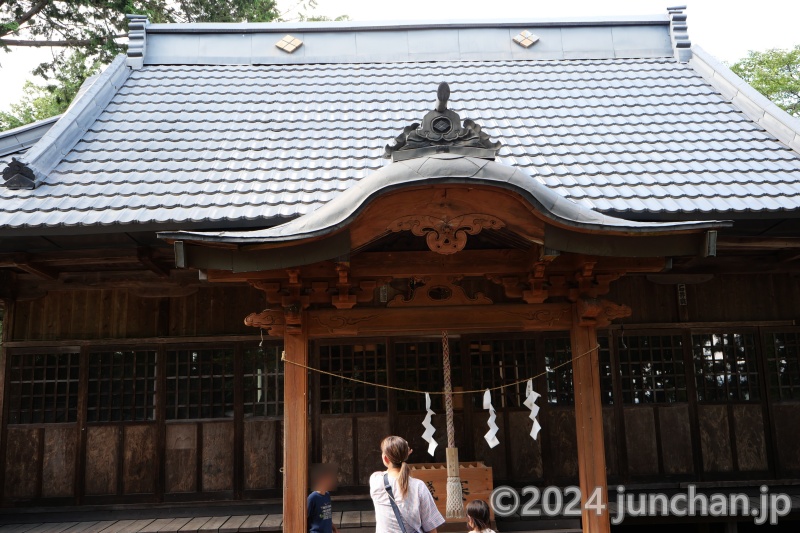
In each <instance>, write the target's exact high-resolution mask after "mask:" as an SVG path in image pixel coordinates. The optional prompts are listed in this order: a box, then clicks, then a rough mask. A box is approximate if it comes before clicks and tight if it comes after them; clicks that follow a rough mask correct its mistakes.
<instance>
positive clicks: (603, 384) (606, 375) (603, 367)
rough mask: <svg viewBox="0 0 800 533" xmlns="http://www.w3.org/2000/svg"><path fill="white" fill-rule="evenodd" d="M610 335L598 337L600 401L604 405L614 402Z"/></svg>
mask: <svg viewBox="0 0 800 533" xmlns="http://www.w3.org/2000/svg"><path fill="white" fill-rule="evenodd" d="M609 340H610V339H609V337H597V343H598V344H599V345H600V353H599V354H598V356H599V357H600V401H601V402H602V403H603V405H613V404H614V379H613V376H612V374H613V370H612V366H611V351H610V350H609V349H608V345H609Z"/></svg>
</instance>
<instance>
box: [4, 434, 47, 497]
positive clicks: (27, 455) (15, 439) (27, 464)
mask: <svg viewBox="0 0 800 533" xmlns="http://www.w3.org/2000/svg"><path fill="white" fill-rule="evenodd" d="M6 439H7V441H6V479H5V492H4V494H5V498H6V499H11V500H24V499H31V498H35V497H36V496H37V482H38V480H39V469H40V467H41V465H40V464H39V446H40V445H41V444H42V443H41V439H42V432H41V430H39V429H38V428H8V430H7V435H6Z"/></svg>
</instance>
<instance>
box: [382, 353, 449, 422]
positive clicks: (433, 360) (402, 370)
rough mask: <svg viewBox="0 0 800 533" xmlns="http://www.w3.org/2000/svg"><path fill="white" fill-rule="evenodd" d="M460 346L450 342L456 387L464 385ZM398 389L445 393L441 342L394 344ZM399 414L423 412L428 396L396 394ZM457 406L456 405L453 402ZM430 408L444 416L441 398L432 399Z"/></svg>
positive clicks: (432, 397) (434, 396)
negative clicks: (443, 391)
mask: <svg viewBox="0 0 800 533" xmlns="http://www.w3.org/2000/svg"><path fill="white" fill-rule="evenodd" d="M460 350H461V343H460V341H459V339H454V338H451V339H450V376H451V379H452V383H453V386H454V387H456V386H458V385H459V384H460V383H462V374H461V351H460ZM394 361H395V373H394V376H395V385H397V386H399V387H404V388H407V389H415V390H422V391H441V390H443V389H444V372H443V370H442V341H441V340H436V341H422V342H397V343H395V344H394ZM396 398H397V409H398V410H399V411H424V410H425V396H424V395H422V394H413V393H407V392H400V391H398V392H397V396H396ZM454 403H456V401H454ZM431 407H432V408H433V410H434V411H437V412H442V411H443V409H444V403H443V399H442V395H441V394H432V395H431Z"/></svg>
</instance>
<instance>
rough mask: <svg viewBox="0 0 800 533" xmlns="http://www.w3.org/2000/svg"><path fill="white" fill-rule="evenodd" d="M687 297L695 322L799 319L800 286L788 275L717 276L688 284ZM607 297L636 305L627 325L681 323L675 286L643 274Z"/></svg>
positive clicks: (614, 288) (627, 279) (616, 287)
mask: <svg viewBox="0 0 800 533" xmlns="http://www.w3.org/2000/svg"><path fill="white" fill-rule="evenodd" d="M730 287H736V288H737V290H735V291H731V290H730ZM686 296H687V304H688V309H687V310H688V314H689V316H688V320H689V321H692V322H724V321H748V320H791V319H794V318H796V317H797V316H798V315H800V282H798V279H797V278H795V277H793V276H791V275H789V274H758V275H744V274H737V275H734V274H726V275H718V276H715V277H714V279H712V280H711V281H708V282H706V283H699V284H695V285H691V284H690V285H686ZM608 298H609V299H610V300H612V301H615V302H620V303H624V304H626V305H629V306H630V307H631V309H632V310H633V315H632V316H631V317H630V318H627V319H626V322H627V323H632V324H637V323H641V324H656V323H659V322H677V321H678V320H679V315H678V305H677V288H676V286H675V285H659V284H656V283H651V282H649V281H648V280H647V277H646V276H644V275H636V276H626V277H624V278H622V279H620V280H618V281H615V282H614V283H613V284H612V285H611V292H610V293H609V295H608Z"/></svg>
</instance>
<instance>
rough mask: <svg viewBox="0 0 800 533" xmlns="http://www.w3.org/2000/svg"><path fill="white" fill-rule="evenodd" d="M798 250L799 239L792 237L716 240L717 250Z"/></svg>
mask: <svg viewBox="0 0 800 533" xmlns="http://www.w3.org/2000/svg"><path fill="white" fill-rule="evenodd" d="M790 248H795V249H796V248H800V239H798V238H793V237H780V238H777V237H727V236H720V237H719V238H718V239H717V250H782V249H790Z"/></svg>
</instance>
